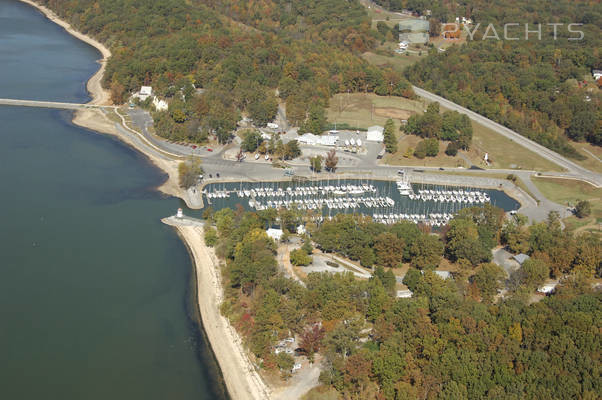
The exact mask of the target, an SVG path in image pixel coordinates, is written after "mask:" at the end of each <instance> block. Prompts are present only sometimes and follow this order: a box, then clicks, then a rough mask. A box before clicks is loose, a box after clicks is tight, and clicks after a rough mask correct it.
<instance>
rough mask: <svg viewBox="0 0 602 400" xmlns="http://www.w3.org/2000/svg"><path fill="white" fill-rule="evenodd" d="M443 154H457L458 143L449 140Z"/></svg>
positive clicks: (452, 155)
mask: <svg viewBox="0 0 602 400" xmlns="http://www.w3.org/2000/svg"><path fill="white" fill-rule="evenodd" d="M445 154H447V155H448V156H451V157H454V156H455V155H457V154H458V145H457V144H456V143H455V142H450V143H449V144H448V145H447V148H446V149H445Z"/></svg>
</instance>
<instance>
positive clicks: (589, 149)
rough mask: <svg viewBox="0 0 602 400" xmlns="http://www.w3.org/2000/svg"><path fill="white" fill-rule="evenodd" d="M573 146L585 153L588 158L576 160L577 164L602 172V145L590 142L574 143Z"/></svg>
mask: <svg viewBox="0 0 602 400" xmlns="http://www.w3.org/2000/svg"><path fill="white" fill-rule="evenodd" d="M573 146H575V147H576V148H577V150H579V153H581V154H583V155H584V156H585V157H586V159H585V160H583V161H579V160H574V161H575V162H576V163H577V164H580V165H581V166H583V167H585V168H587V169H589V170H591V171H595V172H598V173H601V174H602V161H601V160H602V147H599V146H594V145H591V144H589V143H585V142H584V143H573Z"/></svg>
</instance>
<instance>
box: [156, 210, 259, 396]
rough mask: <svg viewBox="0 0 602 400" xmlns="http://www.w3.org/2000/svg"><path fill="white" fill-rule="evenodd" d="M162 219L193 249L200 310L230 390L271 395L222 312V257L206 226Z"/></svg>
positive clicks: (240, 392) (192, 255) (190, 249)
mask: <svg viewBox="0 0 602 400" xmlns="http://www.w3.org/2000/svg"><path fill="white" fill-rule="evenodd" d="M162 222H163V223H165V224H166V225H170V226H172V227H174V228H175V229H176V231H177V232H178V235H179V236H180V238H181V239H182V241H183V242H184V244H185V245H186V247H187V249H188V251H189V253H190V258H191V260H192V263H193V267H194V271H195V282H196V290H197V303H198V304H197V305H198V309H199V314H200V316H201V320H202V322H203V327H204V328H205V333H206V334H207V338H208V339H209V342H210V343H211V344H212V346H211V347H212V350H213V353H214V355H215V358H216V359H217V362H218V364H219V365H220V369H221V371H222V377H223V379H224V383H225V385H226V388H227V390H228V394H229V395H230V396H231V397H232V399H236V400H239V399H240V400H260V399H269V398H271V391H270V389H269V387H268V386H267V385H266V384H265V383H264V382H263V380H262V379H261V377H260V376H259V374H258V373H257V371H256V370H255V367H254V365H253V363H252V362H251V361H250V360H249V358H248V357H247V355H246V354H247V351H246V350H245V349H244V346H243V343H242V339H241V338H240V336H239V335H238V333H237V332H236V330H235V329H234V327H232V325H231V324H230V322H229V321H228V319H227V318H226V317H224V316H223V315H222V314H221V311H220V305H221V303H222V300H223V296H224V295H223V287H222V282H221V272H220V266H219V261H218V260H217V258H216V256H215V254H214V252H213V249H210V248H209V247H207V246H206V245H205V242H204V233H203V228H202V227H200V226H197V225H185V224H182V223H180V222H179V221H177V220H174V219H173V218H164V219H163V220H162ZM207 328H209V329H207ZM215 345H218V346H215ZM216 347H217V348H216Z"/></svg>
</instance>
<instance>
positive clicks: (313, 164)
mask: <svg viewBox="0 0 602 400" xmlns="http://www.w3.org/2000/svg"><path fill="white" fill-rule="evenodd" d="M309 164H310V168H311V169H312V171H314V172H320V171H322V156H320V155H317V156H315V157H311V158H310V159H309Z"/></svg>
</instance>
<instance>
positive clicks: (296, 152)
mask: <svg viewBox="0 0 602 400" xmlns="http://www.w3.org/2000/svg"><path fill="white" fill-rule="evenodd" d="M300 155H301V149H300V148H299V142H297V141H296V140H291V141H290V142H288V143H287V144H285V145H284V150H283V158H284V159H285V160H292V159H293V158H297V157H299V156H300Z"/></svg>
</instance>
